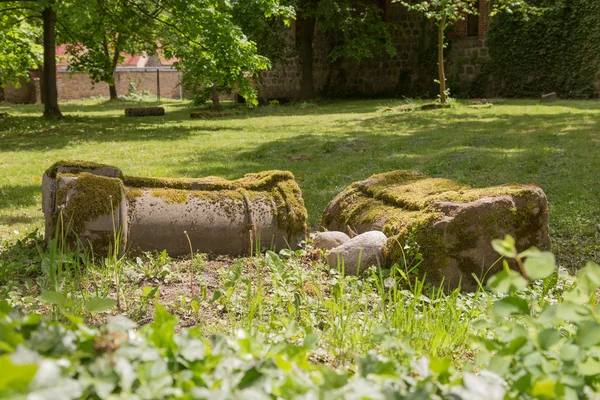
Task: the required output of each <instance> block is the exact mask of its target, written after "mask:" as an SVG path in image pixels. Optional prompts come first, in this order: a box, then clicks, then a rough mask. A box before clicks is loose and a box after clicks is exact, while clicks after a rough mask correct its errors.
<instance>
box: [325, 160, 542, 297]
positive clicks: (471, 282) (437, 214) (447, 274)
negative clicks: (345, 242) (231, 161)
mask: <svg viewBox="0 0 600 400" xmlns="http://www.w3.org/2000/svg"><path fill="white" fill-rule="evenodd" d="M322 225H323V227H325V228H327V229H328V230H339V231H347V232H355V233H362V232H367V231H370V230H380V231H383V232H384V233H385V234H386V235H387V236H388V238H389V239H388V243H387V245H386V248H385V251H384V264H385V265H387V266H391V265H392V264H394V263H398V262H400V261H401V260H402V259H403V257H404V256H405V255H406V250H405V248H404V247H405V246H406V245H409V246H411V247H412V249H414V250H418V252H419V253H421V254H422V255H423V258H424V260H423V262H422V263H421V265H420V267H419V270H420V272H421V274H422V275H424V276H426V278H427V279H428V280H429V281H430V282H432V283H434V284H441V283H442V282H443V284H444V285H445V286H446V287H449V288H454V287H457V286H458V285H459V284H460V285H461V287H462V288H463V289H465V290H472V289H475V288H476V286H477V279H480V280H482V281H485V280H486V279H487V278H488V277H489V276H491V275H493V274H494V273H495V272H496V271H498V270H499V269H500V268H501V263H500V262H497V261H498V258H499V256H498V254H497V253H496V252H495V251H494V250H493V248H492V246H491V241H492V240H493V239H498V238H503V237H504V236H505V235H511V236H513V237H515V238H516V239H517V248H518V249H519V250H525V249H527V248H529V247H532V246H535V247H537V248H539V249H541V250H548V249H549V247H550V238H549V229H548V202H547V199H546V196H545V194H544V192H543V191H542V189H540V188H539V187H538V186H535V185H517V184H509V185H503V186H496V187H490V188H482V189H481V188H479V189H476V188H471V187H469V186H467V185H463V184H459V183H456V182H454V181H452V180H449V179H443V178H429V177H427V176H425V175H422V174H418V173H413V172H410V171H393V172H389V173H384V174H378V175H373V176H372V177H370V178H369V179H366V180H364V181H360V182H355V183H353V184H351V185H350V186H349V187H347V188H346V189H345V190H344V191H343V192H342V193H340V194H339V195H338V196H336V198H335V199H333V201H331V203H329V205H328V206H327V208H326V210H325V212H324V214H323V219H322ZM512 267H514V268H515V269H517V267H516V265H513V266H512Z"/></svg>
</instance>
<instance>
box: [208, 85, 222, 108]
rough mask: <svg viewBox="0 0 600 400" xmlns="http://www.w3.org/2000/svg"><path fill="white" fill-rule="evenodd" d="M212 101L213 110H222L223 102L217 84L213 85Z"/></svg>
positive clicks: (211, 90)
mask: <svg viewBox="0 0 600 400" xmlns="http://www.w3.org/2000/svg"><path fill="white" fill-rule="evenodd" d="M210 94H211V100H212V108H213V109H215V110H219V109H220V108H221V100H220V99H219V92H218V91H217V84H216V83H215V84H213V86H212V88H211V89H210Z"/></svg>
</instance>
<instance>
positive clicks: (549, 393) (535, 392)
mask: <svg viewBox="0 0 600 400" xmlns="http://www.w3.org/2000/svg"><path fill="white" fill-rule="evenodd" d="M555 387H556V381H555V380H553V379H547V378H546V379H542V380H541V381H537V382H536V383H535V384H534V385H533V388H532V389H531V395H532V396H533V397H537V398H540V397H541V398H549V399H555V398H557V393H556V392H555V390H554V388H555Z"/></svg>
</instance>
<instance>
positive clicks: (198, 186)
mask: <svg viewBox="0 0 600 400" xmlns="http://www.w3.org/2000/svg"><path fill="white" fill-rule="evenodd" d="M290 180H291V181H293V180H294V175H292V173H291V172H289V171H265V172H259V173H255V174H246V175H245V176H244V177H243V178H241V179H236V180H227V179H224V178H221V177H217V176H207V177H204V178H198V179H195V178H186V179H182V178H177V179H173V178H143V177H135V176H125V177H124V183H125V185H126V186H130V187H138V188H170V189H182V190H206V191H219V190H235V189H246V190H268V189H270V188H271V187H273V186H275V185H277V183H279V182H283V181H290Z"/></svg>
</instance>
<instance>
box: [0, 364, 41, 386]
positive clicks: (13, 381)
mask: <svg viewBox="0 0 600 400" xmlns="http://www.w3.org/2000/svg"><path fill="white" fill-rule="evenodd" d="M37 370H38V366H37V365H35V364H14V363H13V362H12V361H11V359H10V357H9V356H7V355H4V356H2V357H0V371H1V372H0V396H1V395H2V393H3V392H8V391H21V390H23V389H26V388H27V387H28V386H29V383H30V382H31V381H32V380H33V378H34V376H35V373H36V372H37Z"/></svg>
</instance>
